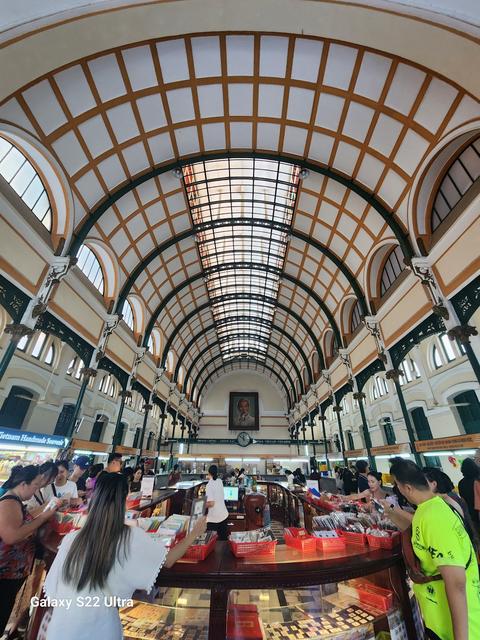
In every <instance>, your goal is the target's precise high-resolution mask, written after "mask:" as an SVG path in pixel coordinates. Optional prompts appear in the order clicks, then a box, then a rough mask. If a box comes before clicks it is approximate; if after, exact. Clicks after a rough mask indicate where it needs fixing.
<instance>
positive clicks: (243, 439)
mask: <svg viewBox="0 0 480 640" xmlns="http://www.w3.org/2000/svg"><path fill="white" fill-rule="evenodd" d="M251 442H252V438H251V437H250V436H249V434H248V433H246V432H245V431H241V432H240V433H239V434H238V436H237V444H239V445H240V446H241V447H248V445H249V444H250V443H251Z"/></svg>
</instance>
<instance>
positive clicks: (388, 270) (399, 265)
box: [380, 245, 405, 296]
mask: <svg viewBox="0 0 480 640" xmlns="http://www.w3.org/2000/svg"><path fill="white" fill-rule="evenodd" d="M404 269H405V265H404V263H403V253H402V250H401V248H400V245H397V246H395V247H394V248H393V249H392V250H391V251H390V253H389V254H388V256H387V259H386V260H385V263H384V265H383V269H382V275H381V277H380V295H381V296H384V295H385V294H386V293H387V291H388V290H389V289H390V287H391V286H392V284H393V283H394V282H395V280H396V279H397V278H398V276H399V275H400V274H401V273H402V271H403V270H404Z"/></svg>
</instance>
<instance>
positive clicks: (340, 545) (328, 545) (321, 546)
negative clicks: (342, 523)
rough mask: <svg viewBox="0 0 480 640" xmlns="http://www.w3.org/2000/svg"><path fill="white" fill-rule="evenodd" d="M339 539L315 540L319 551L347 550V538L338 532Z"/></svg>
mask: <svg viewBox="0 0 480 640" xmlns="http://www.w3.org/2000/svg"><path fill="white" fill-rule="evenodd" d="M337 533H338V538H315V542H316V543H317V549H318V551H341V550H342V549H345V538H344V537H343V535H342V532H341V531H337Z"/></svg>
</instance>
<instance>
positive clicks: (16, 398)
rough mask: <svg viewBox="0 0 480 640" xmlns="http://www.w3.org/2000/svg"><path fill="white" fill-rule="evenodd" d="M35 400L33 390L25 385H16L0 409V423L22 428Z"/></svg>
mask: <svg viewBox="0 0 480 640" xmlns="http://www.w3.org/2000/svg"><path fill="white" fill-rule="evenodd" d="M32 400H33V392H32V391H30V390H29V389H26V388H25V387H20V386H18V385H14V386H13V387H12V388H11V389H10V392H9V394H8V396H7V397H6V398H5V400H4V402H3V405H2V408H1V410H0V425H1V426H2V427H13V428H14V429H21V428H22V427H23V426H24V422H25V417H26V415H27V413H28V410H29V409H30V405H31V403H32Z"/></svg>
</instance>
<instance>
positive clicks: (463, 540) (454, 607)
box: [390, 458, 480, 640]
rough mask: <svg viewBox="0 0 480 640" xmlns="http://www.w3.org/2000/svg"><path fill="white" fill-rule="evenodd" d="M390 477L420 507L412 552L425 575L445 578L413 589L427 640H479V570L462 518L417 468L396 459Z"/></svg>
mask: <svg viewBox="0 0 480 640" xmlns="http://www.w3.org/2000/svg"><path fill="white" fill-rule="evenodd" d="M390 473H391V474H392V476H393V477H394V479H395V482H396V484H397V486H398V488H399V490H400V491H401V493H402V494H403V495H404V496H405V498H406V499H407V500H408V502H410V504H414V505H417V510H416V512H415V515H414V517H413V522H412V546H413V550H414V552H415V555H416V556H417V558H418V559H419V561H420V565H421V567H422V571H423V572H424V573H425V574H426V575H430V576H433V575H439V574H440V575H441V577H442V579H441V580H433V581H431V582H427V583H425V584H415V585H414V591H415V595H416V596H417V599H418V603H419V605H420V609H421V612H422V617H423V619H424V622H425V626H426V628H427V629H428V634H427V637H430V638H439V639H440V640H479V639H480V580H479V573H478V564H477V558H476V555H475V551H474V549H473V546H472V543H471V541H470V538H469V536H468V533H467V532H466V530H465V527H464V525H463V521H462V519H461V517H460V516H459V515H458V513H457V512H456V511H454V510H453V509H452V508H451V507H450V506H449V505H448V504H447V503H446V502H445V501H444V500H443V498H441V497H440V496H438V495H435V494H434V493H433V492H432V491H431V489H430V488H429V486H428V483H427V480H426V478H425V476H424V474H423V472H422V470H421V469H420V468H419V467H417V465H416V464H414V463H413V462H411V461H409V460H404V459H402V458H395V459H394V461H393V464H392V467H391V469H390Z"/></svg>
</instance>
